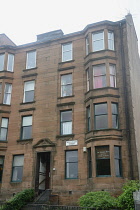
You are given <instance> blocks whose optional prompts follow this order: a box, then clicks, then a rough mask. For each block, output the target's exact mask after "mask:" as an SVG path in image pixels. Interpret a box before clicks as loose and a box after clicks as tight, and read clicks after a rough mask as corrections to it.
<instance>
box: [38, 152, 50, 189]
mask: <svg viewBox="0 0 140 210" xmlns="http://www.w3.org/2000/svg"><path fill="white" fill-rule="evenodd" d="M35 185H36V191H39V192H42V191H44V190H46V189H49V187H50V152H40V153H37V171H36V183H35Z"/></svg>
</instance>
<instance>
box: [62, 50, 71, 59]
mask: <svg viewBox="0 0 140 210" xmlns="http://www.w3.org/2000/svg"><path fill="white" fill-rule="evenodd" d="M69 60H72V54H71V51H68V52H64V53H63V61H69Z"/></svg>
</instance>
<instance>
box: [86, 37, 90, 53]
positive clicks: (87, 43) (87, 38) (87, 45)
mask: <svg viewBox="0 0 140 210" xmlns="http://www.w3.org/2000/svg"><path fill="white" fill-rule="evenodd" d="M88 54H89V36H87V37H86V55H88Z"/></svg>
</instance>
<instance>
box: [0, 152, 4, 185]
mask: <svg viewBox="0 0 140 210" xmlns="http://www.w3.org/2000/svg"><path fill="white" fill-rule="evenodd" d="M3 164H4V157H2V156H1V157H0V182H2V174H3Z"/></svg>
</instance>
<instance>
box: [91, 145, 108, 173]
mask: <svg viewBox="0 0 140 210" xmlns="http://www.w3.org/2000/svg"><path fill="white" fill-rule="evenodd" d="M95 151H96V174H97V176H110V175H111V171H110V151H109V146H97V147H95Z"/></svg>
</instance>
